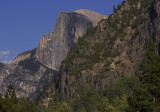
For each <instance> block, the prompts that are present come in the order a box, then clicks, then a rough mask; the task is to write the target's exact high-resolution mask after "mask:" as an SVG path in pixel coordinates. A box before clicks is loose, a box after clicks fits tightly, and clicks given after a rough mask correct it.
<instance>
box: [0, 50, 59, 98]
mask: <svg viewBox="0 0 160 112" xmlns="http://www.w3.org/2000/svg"><path fill="white" fill-rule="evenodd" d="M34 53H35V50H33V51H29V52H26V53H23V54H21V55H19V56H18V57H17V58H16V59H15V60H13V62H12V63H11V64H8V65H6V66H5V67H3V69H2V70H1V71H0V93H1V94H5V92H6V90H7V86H9V85H10V84H11V85H13V87H14V89H15V91H16V95H17V97H22V96H23V97H29V98H31V99H32V100H35V99H36V98H37V96H38V95H39V93H40V92H42V91H43V89H44V87H45V86H46V85H47V84H48V83H49V82H50V81H51V80H53V79H54V77H55V75H56V74H57V73H58V72H56V71H53V70H51V69H49V68H47V67H46V66H44V65H43V64H41V63H40V62H38V61H37V60H35V59H34V57H33V55H34Z"/></svg>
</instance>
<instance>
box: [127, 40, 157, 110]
mask: <svg viewBox="0 0 160 112" xmlns="http://www.w3.org/2000/svg"><path fill="white" fill-rule="evenodd" d="M139 80H140V82H141V86H140V87H138V88H136V89H135V90H134V93H133V96H132V97H130V98H128V104H129V109H128V110H129V111H130V112H137V111H138V112H157V111H158V110H159V102H160V56H159V55H157V54H156V51H155V46H154V43H153V41H152V40H150V41H149V44H148V46H147V51H146V53H145V55H144V58H143V60H142V62H141V64H140V71H139Z"/></svg>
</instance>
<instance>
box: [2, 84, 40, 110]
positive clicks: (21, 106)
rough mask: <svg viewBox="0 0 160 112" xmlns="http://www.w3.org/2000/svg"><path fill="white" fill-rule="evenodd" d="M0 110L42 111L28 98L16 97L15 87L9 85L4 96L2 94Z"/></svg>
mask: <svg viewBox="0 0 160 112" xmlns="http://www.w3.org/2000/svg"><path fill="white" fill-rule="evenodd" d="M0 112H41V110H40V109H39V108H38V107H37V106H36V105H35V104H34V103H33V102H32V101H31V100H30V99H27V98H19V99H18V98H16V94H15V91H14V88H13V87H12V86H11V85H9V86H8V90H7V92H6V95H5V97H4V98H2V96H1V95H0Z"/></svg>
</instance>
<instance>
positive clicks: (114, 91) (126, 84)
mask: <svg viewBox="0 0 160 112" xmlns="http://www.w3.org/2000/svg"><path fill="white" fill-rule="evenodd" d="M138 85H139V80H138V78H137V77H130V78H126V77H124V78H122V79H121V80H118V81H117V82H116V83H115V84H113V85H111V86H109V87H107V88H106V90H105V93H104V95H105V96H106V97H107V98H108V99H109V101H110V102H113V100H114V98H115V97H116V96H119V97H121V96H123V95H131V94H132V91H133V90H134V88H135V87H137V86H138Z"/></svg>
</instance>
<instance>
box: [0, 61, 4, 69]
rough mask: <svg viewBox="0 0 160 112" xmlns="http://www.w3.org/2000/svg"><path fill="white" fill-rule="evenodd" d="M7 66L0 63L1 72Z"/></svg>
mask: <svg viewBox="0 0 160 112" xmlns="http://www.w3.org/2000/svg"><path fill="white" fill-rule="evenodd" d="M4 66H5V65H4V64H3V63H1V62H0V70H1V69H2V68H3V67H4Z"/></svg>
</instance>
